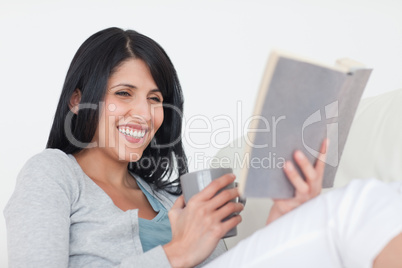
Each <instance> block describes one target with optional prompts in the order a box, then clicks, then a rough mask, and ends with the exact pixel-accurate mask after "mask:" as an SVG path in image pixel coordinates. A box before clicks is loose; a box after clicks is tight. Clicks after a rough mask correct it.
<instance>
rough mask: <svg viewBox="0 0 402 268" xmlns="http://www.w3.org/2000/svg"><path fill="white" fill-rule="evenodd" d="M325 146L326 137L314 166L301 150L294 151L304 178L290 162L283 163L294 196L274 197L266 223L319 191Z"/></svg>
mask: <svg viewBox="0 0 402 268" xmlns="http://www.w3.org/2000/svg"><path fill="white" fill-rule="evenodd" d="M327 148H328V139H325V140H324V141H323V142H322V145H321V150H320V156H319V157H318V158H317V161H316V163H315V166H313V165H312V164H311V163H310V161H309V160H308V159H307V157H306V156H305V155H304V154H303V153H302V152H301V151H296V152H295V153H294V159H295V161H296V163H297V165H298V166H299V167H300V169H301V170H302V172H303V175H304V177H305V178H306V180H304V179H303V178H302V176H301V175H300V174H299V172H298V171H297V170H296V168H295V166H294V165H293V164H292V162H290V161H287V162H286V163H285V167H284V171H285V174H286V176H287V177H288V179H289V180H290V182H291V183H292V184H293V186H294V187H295V196H294V197H293V198H290V199H275V200H274V204H273V206H272V208H271V211H270V212H269V215H268V219H267V224H269V223H271V222H273V221H274V220H276V219H277V218H279V217H280V216H282V215H284V214H286V213H288V212H289V211H291V210H293V209H295V208H297V207H298V206H300V205H301V204H303V203H304V202H306V201H308V200H310V199H312V198H314V197H316V196H317V195H319V194H320V193H321V189H322V180H323V175H324V169H325V156H326V150H327Z"/></svg>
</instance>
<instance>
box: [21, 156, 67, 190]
mask: <svg viewBox="0 0 402 268" xmlns="http://www.w3.org/2000/svg"><path fill="white" fill-rule="evenodd" d="M70 157H71V156H69V155H67V154H66V153H64V152H63V151H61V150H59V149H45V150H43V151H42V152H40V153H38V154H36V155H34V156H33V157H31V158H30V159H29V160H28V161H27V162H26V163H25V165H24V167H23V168H22V170H21V171H20V173H19V175H18V177H17V183H18V182H19V181H36V182H38V181H48V180H52V181H54V182H57V183H61V182H63V183H71V182H72V180H71V177H75V176H74V174H75V169H74V163H73V161H72V159H71V158H70Z"/></svg>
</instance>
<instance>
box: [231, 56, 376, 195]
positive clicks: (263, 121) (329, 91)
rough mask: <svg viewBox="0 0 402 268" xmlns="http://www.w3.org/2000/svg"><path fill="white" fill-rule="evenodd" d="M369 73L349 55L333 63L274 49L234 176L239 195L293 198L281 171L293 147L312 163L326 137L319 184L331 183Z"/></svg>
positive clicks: (328, 184)
mask: <svg viewBox="0 0 402 268" xmlns="http://www.w3.org/2000/svg"><path fill="white" fill-rule="evenodd" d="M371 71H372V69H370V68H366V67H364V65H362V64H361V63H358V62H356V61H353V60H350V59H341V60H338V61H337V62H336V64H335V65H333V66H331V65H325V64H321V63H318V62H314V61H311V60H309V59H305V58H301V57H299V56H295V55H292V54H289V53H285V52H281V51H273V52H272V53H271V55H270V57H269V59H268V62H267V67H266V70H265V72H264V75H263V79H262V82H261V86H260V90H259V93H258V96H257V101H256V105H255V108H254V113H253V117H252V118H250V120H249V122H250V125H249V128H248V133H247V134H246V135H245V137H244V141H245V142H244V143H245V144H244V145H243V146H244V151H243V157H244V159H243V160H244V163H245V164H246V165H245V167H243V168H242V169H241V172H240V178H238V179H239V191H240V193H241V195H242V196H244V197H270V198H290V197H292V196H294V187H293V186H292V184H291V183H290V181H289V180H288V178H287V177H286V175H285V173H284V171H283V166H284V163H285V161H287V160H291V161H293V162H294V159H293V153H294V151H295V150H301V151H302V152H303V153H304V154H305V155H306V156H307V158H308V159H309V160H310V161H311V162H312V163H313V164H314V163H315V161H316V159H317V157H318V156H319V151H320V147H321V144H322V141H323V140H324V139H325V138H329V140H330V144H329V148H327V150H328V151H327V158H326V160H325V163H326V164H325V174H324V180H323V187H324V188H328V187H331V186H333V182H334V178H335V174H336V171H337V167H338V164H339V161H340V159H341V156H342V152H343V149H344V146H345V143H346V139H347V136H348V133H349V130H350V126H351V124H352V121H353V117H354V114H355V112H356V109H357V106H358V104H359V102H360V99H361V96H362V94H363V91H364V88H365V87H366V84H367V82H368V79H369V77H370V74H371ZM294 164H295V163H294ZM295 166H296V167H297V165H296V164H295ZM297 168H298V167H297ZM299 172H300V174H301V175H302V176H303V174H302V172H301V171H300V170H299Z"/></svg>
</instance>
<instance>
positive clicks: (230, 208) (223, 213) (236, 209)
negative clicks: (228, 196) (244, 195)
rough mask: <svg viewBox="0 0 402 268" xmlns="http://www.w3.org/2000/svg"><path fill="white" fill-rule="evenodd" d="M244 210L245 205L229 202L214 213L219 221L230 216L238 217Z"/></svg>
mask: <svg viewBox="0 0 402 268" xmlns="http://www.w3.org/2000/svg"><path fill="white" fill-rule="evenodd" d="M243 209H244V205H243V204H242V203H237V202H228V203H227V204H225V205H224V206H222V207H221V208H219V209H218V210H217V211H216V212H215V213H214V214H215V215H214V217H216V218H217V219H219V220H224V219H226V218H227V217H229V216H230V215H236V214H238V213H240V212H241V211H242V210H243Z"/></svg>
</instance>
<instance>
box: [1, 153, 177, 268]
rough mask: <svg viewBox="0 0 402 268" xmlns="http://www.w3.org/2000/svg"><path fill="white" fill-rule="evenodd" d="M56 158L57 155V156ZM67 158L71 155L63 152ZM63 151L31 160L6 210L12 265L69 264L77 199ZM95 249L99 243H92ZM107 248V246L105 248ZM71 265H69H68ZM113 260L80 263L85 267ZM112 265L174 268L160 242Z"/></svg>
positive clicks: (61, 265) (58, 265)
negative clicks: (71, 217)
mask: <svg viewBox="0 0 402 268" xmlns="http://www.w3.org/2000/svg"><path fill="white" fill-rule="evenodd" d="M55 156H56V157H55ZM65 157H67V155H65ZM66 161H68V159H64V156H63V155H62V157H61V159H60V155H52V154H50V155H49V154H47V155H46V154H45V155H43V154H40V155H37V156H35V157H33V158H32V159H30V160H29V161H28V163H27V164H26V165H25V166H24V168H23V169H22V170H21V172H20V174H19V175H18V178H17V184H16V188H15V191H14V193H13V195H12V197H11V199H10V200H9V202H8V204H7V206H6V207H5V209H4V216H5V219H6V224H7V240H8V256H9V267H10V268H13V267H68V266H69V254H70V253H69V252H70V251H69V250H70V249H69V247H70V246H71V245H70V241H69V240H70V233H69V232H70V214H71V205H72V204H73V203H74V202H75V201H76V199H77V198H79V195H78V194H77V193H78V192H79V191H78V189H75V188H76V187H77V186H76V185H74V183H71V182H66V181H65V180H66V179H69V177H70V175H71V174H67V173H69V172H71V170H70V169H69V168H68V167H67V169H66ZM91 246H92V247H94V250H96V247H97V246H98V245H96V244H92V245H91ZM102 250H103V249H102ZM70 265H71V263H70ZM99 265H101V266H102V267H111V266H114V265H112V264H111V263H103V264H100V263H96V264H92V263H80V265H79V266H85V267H99ZM114 267H147V268H151V267H170V264H169V261H168V259H167V256H166V254H165V252H164V250H163V248H162V247H161V246H159V247H156V248H154V249H152V250H150V251H148V252H146V253H139V254H135V253H133V254H132V256H129V257H127V258H125V259H123V260H122V262H121V263H120V264H119V265H117V266H114Z"/></svg>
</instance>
